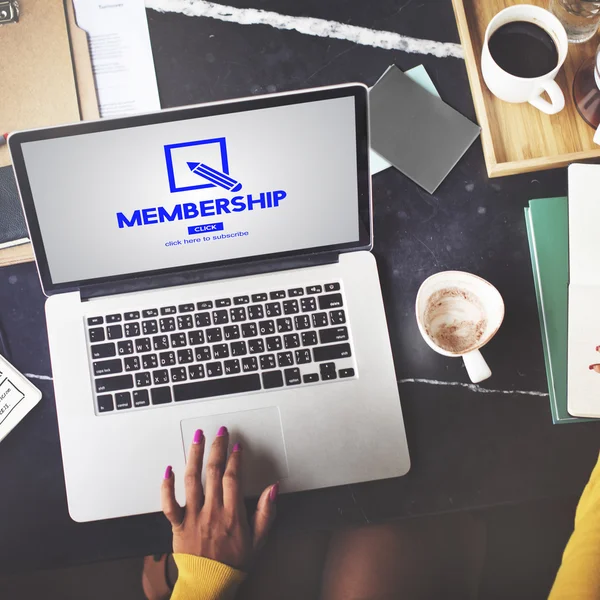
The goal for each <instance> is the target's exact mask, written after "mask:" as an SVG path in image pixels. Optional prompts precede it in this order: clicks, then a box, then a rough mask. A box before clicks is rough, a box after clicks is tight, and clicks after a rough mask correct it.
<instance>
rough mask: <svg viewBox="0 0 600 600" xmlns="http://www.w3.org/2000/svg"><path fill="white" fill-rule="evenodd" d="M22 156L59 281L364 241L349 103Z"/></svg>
mask: <svg viewBox="0 0 600 600" xmlns="http://www.w3.org/2000/svg"><path fill="white" fill-rule="evenodd" d="M22 149H23V157H24V161H25V166H26V168H27V174H28V177H29V182H30V186H31V193H32V197H33V202H34V205H35V209H36V213H37V217H38V221H39V226H40V230H41V234H42V239H43V243H44V248H45V251H46V256H47V259H48V266H49V270H50V275H51V278H52V281H53V283H55V284H58V283H68V282H73V281H79V280H86V279H96V278H102V277H110V276H116V275H126V274H133V273H140V272H146V271H154V270H159V269H167V268H173V267H183V266H187V265H194V264H202V263H210V262H214V261H222V260H231V259H236V258H243V257H255V256H262V255H267V254H272V253H277V252H288V251H293V250H299V249H306V248H316V247H321V246H329V245H337V244H344V243H350V242H355V241H357V240H358V239H359V219H358V186H357V155H356V125H355V106H354V98H353V97H344V98H335V99H330V100H318V101H313V102H305V103H302V104H292V105H289V106H278V107H273V108H262V109H257V110H251V111H244V112H237V113H232V114H226V115H215V116H209V117H201V118H195V119H187V120H182V121H173V122H169V123H158V124H153V125H144V126H139V127H130V128H125V129H118V130H111V131H104V132H96V133H86V134H81V135H76V136H70V137H62V138H56V139H49V140H42V141H35V142H26V143H23V145H22Z"/></svg>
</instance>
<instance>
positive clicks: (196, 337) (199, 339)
mask: <svg viewBox="0 0 600 600" xmlns="http://www.w3.org/2000/svg"><path fill="white" fill-rule="evenodd" d="M188 339H189V340H190V346H199V345H200V344H204V332H202V331H190V332H189V333H188Z"/></svg>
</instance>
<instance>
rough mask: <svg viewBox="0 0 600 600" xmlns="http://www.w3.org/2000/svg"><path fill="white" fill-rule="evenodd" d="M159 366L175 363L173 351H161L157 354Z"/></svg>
mask: <svg viewBox="0 0 600 600" xmlns="http://www.w3.org/2000/svg"><path fill="white" fill-rule="evenodd" d="M158 358H159V360H160V366H161V367H171V366H173V365H174V364H175V352H173V351H169V352H161V353H160V354H159V355H158Z"/></svg>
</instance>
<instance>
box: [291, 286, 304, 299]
mask: <svg viewBox="0 0 600 600" xmlns="http://www.w3.org/2000/svg"><path fill="white" fill-rule="evenodd" d="M288 296H289V297H290V298H294V297H295V296H304V290H303V289H302V288H292V289H291V290H288Z"/></svg>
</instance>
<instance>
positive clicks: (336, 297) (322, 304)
mask: <svg viewBox="0 0 600 600" xmlns="http://www.w3.org/2000/svg"><path fill="white" fill-rule="evenodd" d="M343 304H344V301H343V300H342V295H341V294H328V295H327V296H319V309H320V310H326V309H328V308H339V307H340V306H342V305H343Z"/></svg>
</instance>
